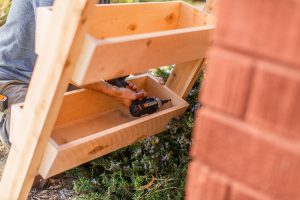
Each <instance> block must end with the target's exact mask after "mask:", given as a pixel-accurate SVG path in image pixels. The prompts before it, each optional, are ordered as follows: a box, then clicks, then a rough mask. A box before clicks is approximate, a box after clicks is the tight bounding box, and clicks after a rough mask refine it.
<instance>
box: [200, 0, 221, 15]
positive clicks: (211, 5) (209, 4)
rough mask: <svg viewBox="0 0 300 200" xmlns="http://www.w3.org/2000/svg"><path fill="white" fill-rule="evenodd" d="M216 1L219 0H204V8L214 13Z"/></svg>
mask: <svg viewBox="0 0 300 200" xmlns="http://www.w3.org/2000/svg"><path fill="white" fill-rule="evenodd" d="M218 1H219V0H206V4H205V8H204V10H205V11H206V12H208V13H211V14H213V15H216V12H217V4H218Z"/></svg>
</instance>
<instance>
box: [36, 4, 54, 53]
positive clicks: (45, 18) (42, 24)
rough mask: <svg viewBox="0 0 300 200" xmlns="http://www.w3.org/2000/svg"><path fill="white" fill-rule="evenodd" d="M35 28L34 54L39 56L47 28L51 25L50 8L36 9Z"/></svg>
mask: <svg viewBox="0 0 300 200" xmlns="http://www.w3.org/2000/svg"><path fill="white" fill-rule="evenodd" d="M36 12H37V17H36V28H35V52H36V54H38V55H40V54H41V53H42V51H43V43H44V41H45V40H46V36H47V31H48V27H49V25H50V23H51V16H52V14H53V13H52V11H51V8H50V7H40V8H37V11H36Z"/></svg>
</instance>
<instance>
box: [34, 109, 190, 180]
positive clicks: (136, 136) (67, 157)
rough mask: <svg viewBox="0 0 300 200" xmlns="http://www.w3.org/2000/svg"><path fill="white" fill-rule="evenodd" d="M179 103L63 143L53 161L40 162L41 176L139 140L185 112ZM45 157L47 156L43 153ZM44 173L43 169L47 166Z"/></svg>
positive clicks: (62, 169) (157, 130)
mask: <svg viewBox="0 0 300 200" xmlns="http://www.w3.org/2000/svg"><path fill="white" fill-rule="evenodd" d="M185 109H186V107H185V106H182V107H179V108H176V109H172V111H167V110H166V111H162V112H163V114H162V113H161V114H160V116H159V117H158V116H152V117H151V118H148V117H146V118H142V119H141V120H139V123H134V124H130V123H128V124H126V126H117V127H115V128H113V129H108V130H107V131H103V132H100V133H97V134H93V135H90V136H88V137H84V138H82V139H80V140H75V141H73V142H70V143H67V144H66V145H62V146H60V147H58V151H59V152H58V156H57V157H56V159H55V161H54V162H53V163H51V162H49V160H48V159H47V160H46V162H43V163H42V165H41V167H40V173H41V175H42V176H43V178H48V177H51V176H53V175H56V174H58V173H61V172H63V171H65V170H67V169H71V168H73V167H76V166H78V165H80V164H82V163H85V162H88V161H91V160H93V159H95V158H98V157H100V156H103V155H105V154H108V153H110V152H113V151H116V150H118V149H120V148H122V147H125V146H128V145H130V144H133V143H135V142H138V141H139V140H142V139H144V138H147V137H149V136H151V135H154V134H157V133H160V132H162V131H164V130H166V125H167V124H168V122H169V121H170V119H171V118H172V117H174V116H178V115H180V114H182V113H183V112H184V111H185ZM45 157H48V156H47V155H45ZM49 166H52V167H51V169H50V171H49V172H48V173H45V170H43V169H44V168H46V169H49Z"/></svg>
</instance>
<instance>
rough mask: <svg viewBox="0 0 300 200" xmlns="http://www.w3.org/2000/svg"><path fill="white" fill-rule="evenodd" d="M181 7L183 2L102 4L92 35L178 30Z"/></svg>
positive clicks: (93, 20) (96, 15)
mask: <svg viewBox="0 0 300 200" xmlns="http://www.w3.org/2000/svg"><path fill="white" fill-rule="evenodd" d="M180 5H181V3H180V2H151V3H135V4H110V5H98V6H97V8H96V10H95V12H94V17H93V19H92V20H91V21H90V22H89V30H88V32H89V33H90V34H91V35H92V36H93V37H95V38H98V39H100V38H107V37H116V36H125V35H132V34H140V33H150V32H157V31H165V30H171V29H176V28H177V23H178V18H179V7H180ZM112 13H113V14H112Z"/></svg>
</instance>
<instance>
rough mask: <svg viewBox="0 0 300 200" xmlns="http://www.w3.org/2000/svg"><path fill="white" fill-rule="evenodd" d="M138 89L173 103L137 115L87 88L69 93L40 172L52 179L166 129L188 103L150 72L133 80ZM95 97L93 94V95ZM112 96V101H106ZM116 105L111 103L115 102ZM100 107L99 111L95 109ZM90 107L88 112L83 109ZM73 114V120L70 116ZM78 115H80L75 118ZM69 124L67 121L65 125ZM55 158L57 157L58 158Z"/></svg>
mask: <svg viewBox="0 0 300 200" xmlns="http://www.w3.org/2000/svg"><path fill="white" fill-rule="evenodd" d="M131 81H132V82H134V83H135V84H137V86H138V88H145V90H146V91H147V92H148V94H149V95H150V96H156V97H159V98H163V99H167V98H171V99H172V102H171V103H169V104H166V105H164V106H163V108H162V109H161V110H160V111H159V112H157V113H154V114H151V115H148V116H144V117H141V118H134V117H132V116H131V115H130V114H129V111H128V109H127V108H125V107H123V106H121V105H117V104H118V103H117V102H115V101H114V100H113V99H110V98H108V97H105V96H104V95H101V94H95V92H90V91H86V90H78V91H75V92H71V93H69V94H67V95H66V98H65V100H64V103H63V105H67V103H71V104H73V105H75V104H76V105H77V107H78V108H80V109H78V110H77V109H76V108H75V109H74V106H66V107H64V106H62V110H61V113H60V115H59V117H58V119H60V120H58V121H57V125H58V126H56V127H55V129H54V131H53V133H52V141H53V142H55V144H54V145H55V146H53V143H52V142H51V143H48V146H52V147H47V151H46V153H45V155H44V159H43V162H42V164H41V166H40V170H39V172H40V174H41V175H42V176H43V178H48V177H51V176H53V175H56V174H58V173H60V172H63V171H65V170H67V169H70V168H73V167H75V166H78V165H80V164H82V163H85V162H88V161H90V160H93V159H95V158H97V157H100V156H102V155H105V154H108V153H110V152H112V151H115V150H118V149H120V148H122V147H125V146H127V145H130V144H133V143H135V142H137V141H139V140H141V139H144V138H146V137H148V136H150V135H154V134H157V133H160V132H162V131H164V130H166V125H167V124H168V122H169V121H170V120H171V118H172V117H175V116H178V115H180V114H182V113H183V112H184V111H185V110H186V108H187V105H188V104H187V103H186V102H185V101H184V100H182V99H181V98H180V97H178V96H177V95H176V94H175V93H174V92H172V91H171V90H170V89H168V88H167V87H166V86H162V85H160V84H159V83H158V82H157V80H156V79H154V78H152V77H151V76H149V75H142V76H139V77H138V78H137V79H134V80H131ZM92 93H93V94H94V95H95V97H94V100H95V101H94V100H92V103H93V104H95V105H90V104H91V103H90V104H89V105H88V104H86V102H84V101H77V99H78V98H77V97H78V96H81V97H82V98H84V99H85V98H88V97H90V96H91V95H92ZM92 98H93V97H92ZM103 98H108V99H109V101H107V100H105V99H104V101H102V99H103ZM110 104H111V105H116V106H111V105H110ZM94 107H95V108H96V107H98V109H97V111H93V109H91V108H94ZM85 108H87V110H90V111H88V114H86V113H83V112H82V110H84V109H85ZM70 116H71V118H72V119H70ZM73 116H77V117H73ZM63 123H65V124H63ZM48 157H49V158H48ZM54 157H55V158H54Z"/></svg>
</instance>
